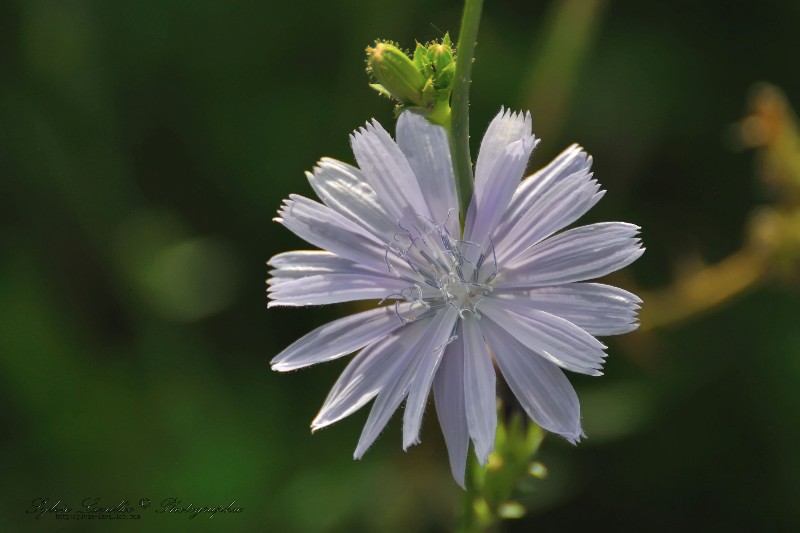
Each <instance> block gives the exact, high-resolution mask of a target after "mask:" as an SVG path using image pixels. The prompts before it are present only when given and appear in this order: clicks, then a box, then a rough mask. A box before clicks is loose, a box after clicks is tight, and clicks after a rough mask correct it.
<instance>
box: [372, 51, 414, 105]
mask: <svg viewBox="0 0 800 533" xmlns="http://www.w3.org/2000/svg"><path fill="white" fill-rule="evenodd" d="M367 70H368V71H369V72H370V73H371V74H372V75H373V76H375V79H376V80H377V82H378V83H377V84H373V85H372V87H373V88H374V89H376V90H378V91H379V92H381V93H384V92H385V93H388V94H390V95H391V96H392V97H393V98H394V99H396V100H398V101H399V102H400V103H402V104H412V105H417V106H420V105H422V103H423V101H422V90H423V88H424V86H425V83H426V81H427V80H426V78H425V76H423V74H422V72H421V71H420V69H419V67H418V66H417V64H415V62H414V61H412V60H411V58H409V57H408V56H407V55H406V54H404V53H403V51H402V50H400V49H399V48H397V47H396V46H394V45H393V44H390V43H382V42H379V43H377V44H376V45H375V47H374V48H372V47H369V48H367Z"/></svg>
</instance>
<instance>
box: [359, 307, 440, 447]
mask: <svg viewBox="0 0 800 533" xmlns="http://www.w3.org/2000/svg"><path fill="white" fill-rule="evenodd" d="M453 320H454V319H453V318H452V316H451V314H450V313H437V314H436V315H435V316H434V317H433V318H431V319H424V320H422V321H420V322H412V323H411V324H409V325H407V326H406V327H405V328H404V329H405V331H404V332H403V333H404V337H403V342H402V343H398V344H399V345H400V347H399V349H398V351H397V352H395V353H394V354H393V355H392V356H391V357H392V358H393V359H395V360H396V364H395V365H394V366H393V367H392V370H391V374H392V376H391V379H389V380H388V382H387V384H386V386H385V387H384V388H383V390H381V392H380V393H379V394H378V397H377V398H376V400H375V403H374V404H373V405H372V410H371V411H370V413H369V417H368V418H367V422H366V424H364V429H363V431H362V432H361V438H360V439H359V441H358V446H356V451H355V454H354V455H353V457H355V458H356V459H360V458H361V457H362V456H363V455H364V453H365V452H366V451H367V449H368V448H369V447H370V446H371V445H372V443H373V442H375V439H376V438H378V435H379V434H380V432H381V431H382V430H383V428H384V427H385V426H386V423H387V422H388V421H389V419H390V418H391V416H392V413H394V412H395V410H397V408H398V407H399V406H400V402H402V401H403V399H404V398H405V397H406V396H407V395H408V394H409V391H410V389H411V387H412V384H413V382H414V380H415V379H416V376H417V373H418V370H419V367H420V363H421V362H422V360H423V359H431V358H435V359H436V361H437V362H436V366H438V360H440V359H441V354H439V355H438V357H435V354H434V351H435V348H437V347H438V346H440V345H441V346H444V343H445V341H446V340H447V339H448V338H449V335H450V331H451V329H452V323H453ZM448 325H449V327H444V326H448ZM442 330H445V333H444V334H443V333H442ZM433 371H434V372H435V368H434V369H433ZM428 386H429V387H430V385H428ZM404 426H405V423H404Z"/></svg>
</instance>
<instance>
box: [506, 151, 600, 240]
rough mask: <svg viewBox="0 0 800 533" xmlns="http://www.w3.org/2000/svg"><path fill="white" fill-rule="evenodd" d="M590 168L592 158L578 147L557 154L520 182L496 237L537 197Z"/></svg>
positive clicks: (515, 221) (510, 225)
mask: <svg viewBox="0 0 800 533" xmlns="http://www.w3.org/2000/svg"><path fill="white" fill-rule="evenodd" d="M591 166H592V158H591V157H590V156H588V155H587V154H586V152H584V151H583V149H582V148H581V147H580V146H579V145H577V144H573V145H571V146H570V147H569V148H567V149H566V150H564V151H563V152H561V153H560V154H558V155H557V156H556V157H555V159H553V160H552V161H551V162H550V163H548V164H547V166H545V167H544V168H542V169H540V170H539V171H537V172H535V173H534V174H532V175H530V176H528V177H527V178H525V179H524V180H522V183H520V184H519V187H517V190H516V192H515V193H514V197H513V198H512V199H511V202H510V203H509V204H508V210H507V211H506V216H505V217H504V219H503V222H502V223H501V224H500V226H499V227H498V232H497V235H498V236H502V235H504V234H505V233H506V232H507V231H508V230H509V229H510V228H512V227H514V226H516V224H517V221H518V220H519V217H520V216H522V214H524V213H526V212H527V210H528V209H527V207H528V206H530V203H531V202H533V201H535V199H536V198H537V197H538V196H540V195H542V194H544V193H545V192H546V191H547V190H549V189H550V188H551V187H553V186H554V185H556V184H558V183H559V182H560V181H561V180H562V179H564V178H566V177H568V176H571V175H572V174H574V173H576V172H578V171H579V170H582V169H585V170H586V171H587V172H588V171H589V169H591Z"/></svg>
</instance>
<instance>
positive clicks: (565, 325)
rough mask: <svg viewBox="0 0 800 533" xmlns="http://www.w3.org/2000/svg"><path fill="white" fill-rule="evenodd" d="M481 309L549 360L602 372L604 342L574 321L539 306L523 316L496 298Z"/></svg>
mask: <svg viewBox="0 0 800 533" xmlns="http://www.w3.org/2000/svg"><path fill="white" fill-rule="evenodd" d="M480 309H481V312H483V313H484V315H485V319H487V320H490V321H491V322H493V323H495V324H497V326H498V327H500V328H501V329H503V330H505V331H506V332H507V333H508V334H509V335H511V336H513V337H515V338H516V339H517V340H518V341H519V342H521V343H522V344H524V345H525V346H527V347H528V348H530V349H531V350H533V351H534V352H536V353H537V354H538V355H540V356H542V357H543V358H545V359H547V360H548V361H550V362H552V363H555V364H557V365H558V366H560V367H562V368H566V369H567V370H571V371H573V372H579V373H581V374H588V375H590V376H599V375H601V374H602V372H600V369H601V368H602V367H603V363H604V362H605V361H604V358H605V356H606V354H605V352H603V350H604V349H605V346H604V345H603V343H601V342H600V341H598V340H597V339H595V338H594V337H592V336H591V335H589V334H588V333H586V332H585V331H583V330H582V329H581V328H579V327H578V326H576V325H575V324H573V323H572V322H569V321H568V320H564V319H563V318H559V317H557V316H554V315H551V314H549V313H545V312H543V311H538V310H536V309H529V310H528V311H527V312H526V313H525V315H524V316H523V315H521V314H518V313H515V312H514V311H512V310H511V309H508V308H506V307H504V306H503V301H502V300H498V299H494V298H492V299H487V300H485V301H484V302H482V303H481V308H480Z"/></svg>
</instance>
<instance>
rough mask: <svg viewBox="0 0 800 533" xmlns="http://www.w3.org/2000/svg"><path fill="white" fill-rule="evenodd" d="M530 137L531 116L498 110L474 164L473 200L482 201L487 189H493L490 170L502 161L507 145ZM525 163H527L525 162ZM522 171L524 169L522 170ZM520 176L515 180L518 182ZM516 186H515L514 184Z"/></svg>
mask: <svg viewBox="0 0 800 533" xmlns="http://www.w3.org/2000/svg"><path fill="white" fill-rule="evenodd" d="M529 137H531V114H530V113H525V114H524V115H523V114H522V113H513V112H511V110H510V109H500V112H499V113H498V114H497V115H496V116H495V117H494V119H492V122H491V123H490V124H489V127H488V128H487V129H486V133H485V134H484V135H483V139H482V140H481V148H480V151H479V152H478V160H477V162H476V164H475V191H474V195H475V198H476V199H478V200H479V202H480V201H482V198H483V195H484V193H485V190H486V189H487V188H491V187H494V185H495V184H494V182H493V180H492V179H491V175H492V169H493V168H494V166H495V165H496V164H497V162H498V161H500V160H502V159H504V158H505V157H506V156H505V152H506V148H507V147H508V145H509V144H511V143H514V142H517V141H520V140H523V139H527V138H529ZM526 162H527V161H526ZM523 171H524V169H523ZM521 177H522V175H521V174H520V176H519V177H518V178H517V181H519V180H520V178H521ZM515 185H516V184H515Z"/></svg>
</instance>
